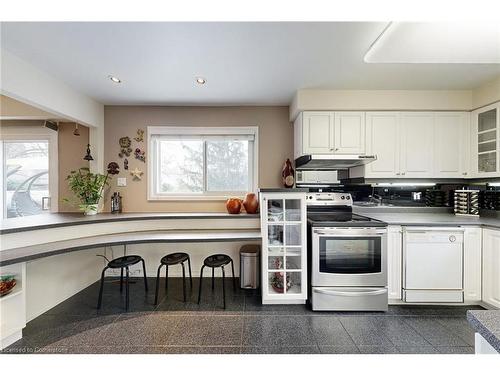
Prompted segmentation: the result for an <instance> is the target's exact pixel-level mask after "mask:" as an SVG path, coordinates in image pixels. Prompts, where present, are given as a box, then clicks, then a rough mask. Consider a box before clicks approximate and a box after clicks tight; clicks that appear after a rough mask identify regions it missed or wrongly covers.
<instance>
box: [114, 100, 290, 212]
mask: <svg viewBox="0 0 500 375" xmlns="http://www.w3.org/2000/svg"><path fill="white" fill-rule="evenodd" d="M288 114H289V113H288V107H154V106H106V107H105V109H104V124H105V125H104V132H105V136H104V140H105V153H104V155H105V162H106V165H107V163H109V162H111V161H116V162H118V164H119V165H120V174H119V175H117V176H114V178H113V181H112V182H111V188H110V190H109V191H108V194H107V196H106V201H105V207H104V210H105V211H109V210H110V203H109V195H110V194H111V193H112V192H114V191H119V192H120V194H121V195H122V196H123V208H124V211H125V212H145V211H150V212H158V211H163V212H178V211H185V212H195V211H198V212H207V211H220V212H223V211H225V206H224V202H223V201H191V202H190V201H148V200H147V175H146V173H147V162H148V161H149V153H148V150H147V145H146V142H144V143H140V144H139V143H137V142H135V141H134V140H133V137H134V136H135V135H136V131H137V129H139V128H141V129H144V130H146V128H147V126H207V127H208V126H258V127H259V186H260V187H279V186H281V169H282V166H283V163H284V161H285V160H286V158H290V159H291V158H292V157H293V129H292V127H291V125H290V122H289V121H288ZM124 136H129V137H130V138H131V139H132V148H133V149H134V148H135V147H137V146H139V147H140V148H145V149H146V163H142V162H140V161H138V160H136V159H135V158H134V156H133V155H131V156H130V157H129V158H128V160H129V171H130V170H131V169H134V168H135V167H138V168H139V169H141V170H142V171H143V172H144V175H143V178H142V180H141V181H132V178H131V176H130V173H129V171H124V170H123V159H121V158H119V157H118V153H119V150H120V147H119V144H118V140H119V138H120V137H124ZM116 177H127V187H117V186H116Z"/></svg>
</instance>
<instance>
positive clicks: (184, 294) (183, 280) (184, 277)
mask: <svg viewBox="0 0 500 375" xmlns="http://www.w3.org/2000/svg"><path fill="white" fill-rule="evenodd" d="M181 266H182V294H183V296H184V302H186V270H185V269H184V263H181Z"/></svg>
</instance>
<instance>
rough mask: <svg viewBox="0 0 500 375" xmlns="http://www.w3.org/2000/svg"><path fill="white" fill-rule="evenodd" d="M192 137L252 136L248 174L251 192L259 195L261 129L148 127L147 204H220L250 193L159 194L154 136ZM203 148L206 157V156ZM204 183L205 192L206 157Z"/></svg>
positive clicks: (251, 127) (204, 157) (249, 127)
mask: <svg viewBox="0 0 500 375" xmlns="http://www.w3.org/2000/svg"><path fill="white" fill-rule="evenodd" d="M162 135H166V136H193V137H197V136H199V137H200V138H201V137H203V136H207V137H210V136H221V137H231V136H252V137H253V147H251V148H250V147H249V150H248V152H249V166H248V168H249V171H251V172H252V173H251V175H250V176H249V178H250V183H249V185H250V188H251V190H250V191H252V192H256V191H257V187H258V179H259V168H258V166H259V136H258V135H259V128H258V127H257V126H246V127H243V126H235V127H229V126H220V127H198V126H184V127H180V126H148V127H147V137H146V139H147V147H148V150H149V152H148V153H149V157H147V158H146V161H147V184H148V186H147V191H148V193H147V194H148V197H147V199H148V201H159V200H160V201H161V200H164V201H168V200H206V201H210V200H212V201H219V200H226V199H227V198H228V197H231V196H236V197H244V195H245V194H246V193H248V191H219V192H209V191H203V192H201V193H160V192H158V191H156V186H157V182H158V174H157V173H156V172H157V171H158V160H157V159H158V158H157V150H156V143H155V142H153V141H154V137H155V136H162ZM205 151H206V150H205V148H204V153H205ZM203 160H204V165H203V179H204V183H203V185H204V189H205V187H206V179H207V174H206V170H207V165H206V162H205V161H206V154H205V155H204V156H203Z"/></svg>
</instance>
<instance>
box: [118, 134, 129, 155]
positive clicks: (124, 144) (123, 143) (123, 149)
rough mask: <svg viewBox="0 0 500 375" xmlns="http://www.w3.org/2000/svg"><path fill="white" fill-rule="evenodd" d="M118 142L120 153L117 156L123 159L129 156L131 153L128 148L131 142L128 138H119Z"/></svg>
mask: <svg viewBox="0 0 500 375" xmlns="http://www.w3.org/2000/svg"><path fill="white" fill-rule="evenodd" d="M119 142H120V153H119V154H118V156H119V157H121V158H123V157H124V156H130V154H131V152H132V148H131V147H130V145H131V144H132V141H131V140H130V138H129V137H121V138H120V141H119Z"/></svg>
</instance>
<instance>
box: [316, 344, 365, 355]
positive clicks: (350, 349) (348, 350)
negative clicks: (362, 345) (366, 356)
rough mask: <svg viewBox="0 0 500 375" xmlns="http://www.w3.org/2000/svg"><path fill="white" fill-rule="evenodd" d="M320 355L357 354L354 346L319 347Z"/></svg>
mask: <svg viewBox="0 0 500 375" xmlns="http://www.w3.org/2000/svg"><path fill="white" fill-rule="evenodd" d="M319 351H320V353H322V354H359V349H358V347H357V346H355V345H319Z"/></svg>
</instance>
